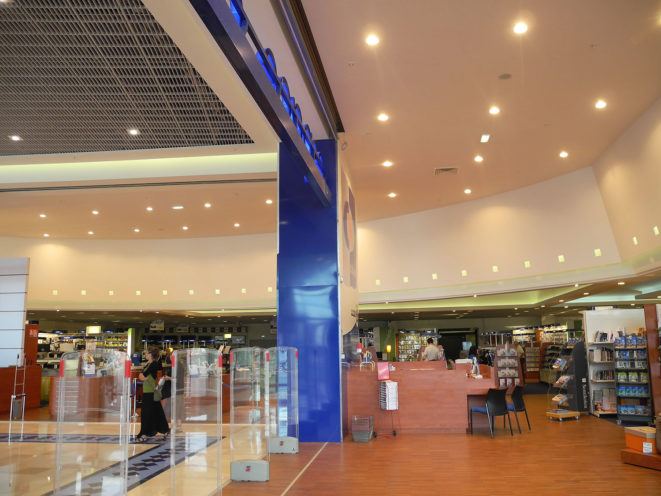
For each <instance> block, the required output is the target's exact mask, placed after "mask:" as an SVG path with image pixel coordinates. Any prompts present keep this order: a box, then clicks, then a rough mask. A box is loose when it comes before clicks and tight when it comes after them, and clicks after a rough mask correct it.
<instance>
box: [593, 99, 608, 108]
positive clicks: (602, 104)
mask: <svg viewBox="0 0 661 496" xmlns="http://www.w3.org/2000/svg"><path fill="white" fill-rule="evenodd" d="M607 105H608V104H607V103H606V101H605V100H601V99H599V100H597V101H596V102H595V104H594V108H596V109H599V110H601V109H605V108H606V106H607Z"/></svg>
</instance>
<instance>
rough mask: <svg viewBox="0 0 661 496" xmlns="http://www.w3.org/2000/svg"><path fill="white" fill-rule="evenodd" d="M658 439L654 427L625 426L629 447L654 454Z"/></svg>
mask: <svg viewBox="0 0 661 496" xmlns="http://www.w3.org/2000/svg"><path fill="white" fill-rule="evenodd" d="M655 440H656V429H655V428H654V427H625V428H624V442H625V444H626V446H627V448H629V449H632V450H635V451H639V452H640V453H645V454H652V453H653V452H654V451H655V450H654V449H653V446H654V444H655V442H656V441H655Z"/></svg>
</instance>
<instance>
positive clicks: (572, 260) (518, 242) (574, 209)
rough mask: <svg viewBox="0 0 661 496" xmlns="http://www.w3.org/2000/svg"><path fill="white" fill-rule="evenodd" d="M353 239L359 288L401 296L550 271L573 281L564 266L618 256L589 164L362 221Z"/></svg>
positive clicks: (529, 281) (513, 285)
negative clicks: (495, 191) (507, 188)
mask: <svg viewBox="0 0 661 496" xmlns="http://www.w3.org/2000/svg"><path fill="white" fill-rule="evenodd" d="M358 243H359V250H358V256H359V262H358V266H359V288H360V291H361V294H365V293H370V292H391V293H394V294H397V293H398V292H403V293H402V294H399V296H402V297H406V294H405V292H407V291H410V290H412V289H413V288H432V290H431V291H429V292H428V293H427V296H428V297H429V296H432V294H433V288H441V287H443V286H448V285H455V286H457V287H456V290H455V294H462V293H463V294H466V293H467V292H469V291H471V288H470V286H471V285H473V284H478V283H483V282H488V281H492V282H494V283H496V284H498V283H499V282H503V281H507V289H508V290H514V289H525V288H526V287H535V286H539V285H540V284H543V283H540V282H539V280H537V277H538V276H541V275H544V274H552V273H556V274H557V273H563V274H565V276H564V277H563V275H562V274H561V275H560V277H559V278H556V279H555V284H558V283H560V282H562V281H563V280H564V282H565V283H573V282H577V281H576V277H577V276H576V274H574V273H572V272H571V271H576V270H579V269H584V268H589V267H595V266H597V267H600V266H608V265H609V264H617V263H618V262H620V256H619V253H618V250H617V246H616V243H615V239H614V237H613V235H612V232H611V229H610V225H609V223H608V217H607V215H606V210H605V208H604V205H603V202H602V200H601V195H600V192H599V188H598V187H597V183H596V181H595V178H594V175H593V173H592V169H591V168H585V169H581V170H579V171H576V172H573V173H570V174H567V175H564V176H561V177H558V178H554V179H552V180H549V181H545V182H542V183H538V184H535V185H532V186H529V187H526V188H521V189H518V190H515V191H511V192H508V193H504V194H500V195H495V196H492V197H488V198H484V199H480V200H475V201H470V202H466V203H461V204H457V205H451V206H448V207H444V208H439V209H434V210H428V211H425V212H420V213H416V214H411V215H405V216H401V217H394V218H389V219H382V220H376V221H371V222H365V223H361V224H360V225H359V231H358ZM597 248H598V249H600V250H601V256H600V257H596V256H595V254H594V250H595V249H597ZM561 254H562V255H564V257H565V262H564V263H560V262H559V261H558V255H561ZM525 261H530V264H531V266H530V268H525V266H524V262H525ZM494 265H496V266H498V272H497V273H496V272H494V271H493V266H494ZM462 270H466V271H467V274H468V275H467V276H465V277H463V276H462V275H461V271H462ZM432 274H437V276H438V279H436V280H434V279H433V278H432ZM403 277H408V281H409V282H408V283H405V282H404V281H403ZM591 277H592V278H594V277H595V274H594V273H593V274H592V275H591ZM377 279H378V280H380V282H381V284H380V285H378V284H377V282H376V280H377ZM513 281H514V282H513ZM517 281H519V282H517ZM441 293H442V292H441V290H440V289H439V295H440V294H441Z"/></svg>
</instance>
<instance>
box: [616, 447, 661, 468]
mask: <svg viewBox="0 0 661 496" xmlns="http://www.w3.org/2000/svg"><path fill="white" fill-rule="evenodd" d="M621 456H622V461H623V462H624V463H628V464H630V465H638V466H640V467H646V468H651V469H653V470H661V455H657V454H653V455H643V454H642V453H641V452H640V451H635V450H632V449H623V450H622V455H621Z"/></svg>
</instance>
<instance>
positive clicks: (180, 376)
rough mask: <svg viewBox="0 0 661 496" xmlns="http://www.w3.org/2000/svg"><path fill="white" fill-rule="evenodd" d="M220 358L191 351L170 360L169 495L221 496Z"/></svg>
mask: <svg viewBox="0 0 661 496" xmlns="http://www.w3.org/2000/svg"><path fill="white" fill-rule="evenodd" d="M221 360H222V356H221V355H220V354H219V352H218V351H217V350H214V349H205V348H189V349H185V350H177V351H175V352H174V355H173V357H172V379H171V380H172V396H171V399H170V405H169V406H170V408H168V409H167V410H166V413H167V414H169V416H170V419H171V423H172V430H171V438H170V476H171V480H170V494H193V493H194V494H220V492H221V487H222V468H221V467H222V465H221V463H222V407H221V405H222V389H221V384H222V362H221Z"/></svg>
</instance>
